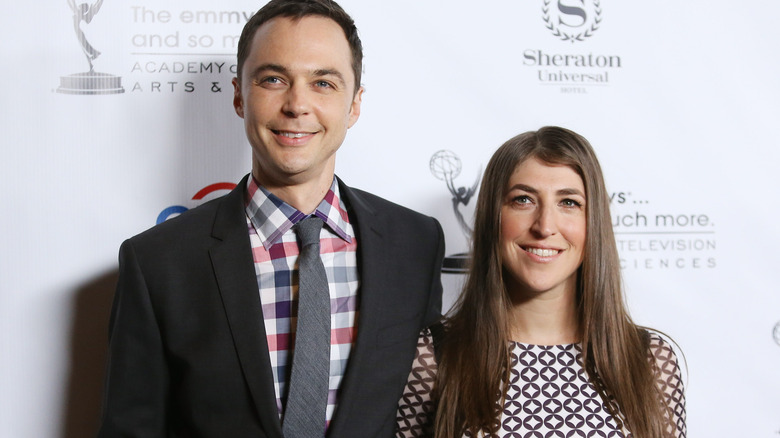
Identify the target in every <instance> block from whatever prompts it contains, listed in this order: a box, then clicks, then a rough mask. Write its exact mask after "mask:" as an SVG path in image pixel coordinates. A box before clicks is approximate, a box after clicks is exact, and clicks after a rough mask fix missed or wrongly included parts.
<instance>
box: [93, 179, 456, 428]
mask: <svg viewBox="0 0 780 438" xmlns="http://www.w3.org/2000/svg"><path fill="white" fill-rule="evenodd" d="M339 184H340V190H341V196H342V198H343V200H344V202H345V204H346V205H347V209H348V211H349V217H350V221H351V222H352V223H353V226H354V227H355V230H356V234H357V238H358V269H359V273H360V292H359V294H360V295H359V309H360V312H359V314H358V321H357V325H358V328H357V339H356V342H355V345H354V348H353V350H352V353H351V356H350V361H349V366H348V369H347V372H346V375H345V377H344V380H343V381H342V385H341V389H340V392H339V405H338V407H337V410H336V412H335V414H334V416H333V419H332V420H331V424H330V429H329V432H328V436H329V437H338V438H341V437H359V438H367V437H390V436H392V435H393V430H394V427H395V412H396V407H397V403H398V399H399V398H400V396H401V392H402V390H403V386H404V384H405V382H406V378H407V376H408V374H409V371H410V367H411V363H412V360H413V357H414V351H415V346H416V340H417V335H418V333H419V332H420V330H421V329H422V328H423V327H425V326H427V325H428V324H430V323H432V322H433V321H435V320H436V319H437V318H438V317H439V315H440V312H441V293H442V289H441V281H440V267H441V263H442V257H443V254H444V239H443V235H442V231H441V227H440V225H439V223H438V222H437V221H436V220H435V219H433V218H430V217H427V216H423V215H420V214H419V213H415V212H413V211H411V210H408V209H406V208H403V207H400V206H398V205H395V204H392V203H390V202H388V201H385V200H383V199H381V198H378V197H376V196H373V195H371V194H368V193H366V192H363V191H359V190H355V189H350V188H349V187H347V186H346V185H344V184H343V183H341V181H339ZM245 186H246V178H244V180H242V181H241V183H239V185H238V186H237V187H236V189H235V190H233V191H232V192H230V193H229V194H228V195H226V196H224V197H222V198H219V199H215V200H213V201H211V202H208V203H206V204H203V205H202V206H200V207H198V208H195V209H192V210H190V211H188V212H186V213H184V214H182V215H181V216H179V217H177V218H174V219H171V220H169V221H167V222H165V223H162V224H160V225H158V226H156V227H154V228H152V229H150V230H148V231H146V232H144V233H141V234H140V235H138V236H135V237H133V238H131V239H128V240H127V241H125V242H124V243H123V244H122V248H121V249H120V255H119V261H120V263H119V264H120V274H119V282H118V285H117V290H116V296H115V298H114V305H113V309H112V315H111V321H110V328H109V330H110V347H109V360H108V370H107V377H106V387H105V395H104V407H103V409H104V412H103V418H102V424H101V429H100V432H99V436H100V437H104V438H105V437H229V438H238V437H253V438H260V437H279V438H281V437H282V432H281V426H280V421H279V416H278V411H277V408H276V397H275V393H274V383H273V377H272V374H271V368H270V360H269V355H268V347H267V344H266V338H265V328H264V325H263V317H262V309H261V306H260V298H259V294H258V289H257V280H256V277H255V269H254V265H253V262H252V254H251V249H250V243H249V236H248V232H247V224H246V218H245V213H244V190H245Z"/></svg>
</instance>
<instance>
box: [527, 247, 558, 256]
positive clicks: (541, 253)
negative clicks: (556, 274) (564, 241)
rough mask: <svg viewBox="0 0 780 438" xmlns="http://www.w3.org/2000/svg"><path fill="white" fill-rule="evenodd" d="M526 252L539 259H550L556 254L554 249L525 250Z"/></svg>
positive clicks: (556, 251)
mask: <svg viewBox="0 0 780 438" xmlns="http://www.w3.org/2000/svg"><path fill="white" fill-rule="evenodd" d="M526 251H528V252H530V253H531V254H534V255H538V256H539V257H552V256H554V255H556V254H558V250H556V249H541V248H526Z"/></svg>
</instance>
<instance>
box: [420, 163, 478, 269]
mask: <svg viewBox="0 0 780 438" xmlns="http://www.w3.org/2000/svg"><path fill="white" fill-rule="evenodd" d="M430 168H431V173H432V174H433V176H435V177H436V178H437V179H440V180H442V181H444V182H445V183H446V184H447V189H448V190H449V191H450V194H451V195H452V210H453V212H454V213H455V218H456V219H457V220H458V224H459V225H460V228H461V230H462V231H463V234H464V235H465V236H466V240H469V239H470V238H471V231H472V230H471V227H470V226H469V225H468V223H467V222H466V220H465V219H464V218H463V213H461V211H460V206H463V207H465V206H467V205H468V204H469V201H470V200H471V198H472V197H473V196H474V193H476V191H477V187H479V176H480V173H481V171H480V172H478V173H477V179H476V180H475V181H474V184H472V185H471V187H455V178H457V177H458V175H460V171H461V169H462V168H463V163H461V161H460V158H458V156H457V155H456V154H455V153H454V152H452V151H448V150H441V151H438V152H436V153H434V154H433V156H432V157H431V161H430ZM468 259H469V256H468V253H460V254H453V255H451V256H447V257H445V258H444V264H443V265H442V272H446V273H453V274H454V273H464V272H466V271H467V270H468Z"/></svg>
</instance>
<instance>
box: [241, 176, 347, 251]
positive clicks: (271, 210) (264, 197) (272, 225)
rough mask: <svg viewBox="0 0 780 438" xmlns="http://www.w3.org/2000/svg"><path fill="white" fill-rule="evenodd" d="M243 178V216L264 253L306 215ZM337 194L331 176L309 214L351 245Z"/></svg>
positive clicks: (250, 180)
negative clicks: (245, 217) (244, 186)
mask: <svg viewBox="0 0 780 438" xmlns="http://www.w3.org/2000/svg"><path fill="white" fill-rule="evenodd" d="M247 179H248V181H247V187H246V200H245V202H246V214H247V216H248V217H249V219H250V220H251V221H252V225H253V226H254V228H255V231H257V234H258V236H260V241H261V242H263V247H264V248H265V249H266V250H268V249H269V248H271V246H273V245H274V244H276V243H278V242H280V241H281V239H282V236H283V235H284V234H285V233H286V232H288V231H289V230H290V229H291V228H292V227H293V226H294V225H295V224H297V223H298V222H300V221H301V220H303V219H305V218H306V217H307V216H308V215H306V214H303V213H302V212H301V211H299V210H298V209H296V208H295V207H293V206H291V205H290V204H288V203H286V202H284V201H282V200H281V199H279V198H278V197H276V195H274V194H273V193H271V192H269V191H268V190H266V188H265V187H263V186H261V185H260V184H258V183H257V181H255V179H254V178H247ZM339 195H340V192H339V185H338V184H337V183H336V178H335V177H334V178H333V182H332V183H331V185H330V189H329V190H328V192H327V193H326V194H325V197H324V198H323V199H322V201H320V204H319V205H318V206H317V209H316V210H314V213H312V214H311V215H312V216H317V217H319V218H320V219H322V221H323V222H325V224H326V225H327V226H328V227H329V228H330V229H331V231H333V232H334V233H335V234H336V235H337V236H339V237H340V238H341V239H343V240H345V241H347V242H349V243H351V242H352V238H353V237H354V236H351V235H350V234H348V233H347V231H346V230H348V229H351V227H349V226H348V225H349V217H348V216H347V209H346V206H345V205H344V201H342V200H341V197H340V196H339Z"/></svg>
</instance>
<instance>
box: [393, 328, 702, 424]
mask: <svg viewBox="0 0 780 438" xmlns="http://www.w3.org/2000/svg"><path fill="white" fill-rule="evenodd" d="M650 351H651V353H652V355H653V358H654V360H655V362H656V364H657V366H658V370H659V372H660V374H659V376H658V377H657V379H656V382H657V384H658V386H659V388H660V389H661V390H662V393H663V394H664V398H665V400H664V401H665V402H666V403H667V404H668V405H669V407H670V408H671V411H672V413H673V414H672V415H673V418H672V422H671V424H674V425H675V427H674V430H670V431H669V432H672V436H674V437H677V438H681V437H685V436H686V433H687V430H686V426H685V395H684V391H683V382H682V378H681V373H680V367H679V366H678V363H677V357H676V356H675V354H674V352H673V351H672V348H671V346H670V345H669V344H668V343H667V342H666V341H665V340H663V339H662V338H661V337H660V336H658V335H656V334H651V337H650ZM510 357H511V366H512V370H511V372H510V381H509V386H508V388H507V394H506V402H505V403H504V407H503V409H502V412H501V418H500V419H499V421H500V427H499V432H498V435H497V436H499V437H517V438H559V437H560V438H570V437H605V438H631V436H632V435H631V432H630V431H628V430H626V429H625V427H620V426H619V423H618V422H616V421H615V419H614V418H613V417H612V416H611V415H610V414H609V412H608V411H607V409H606V406H605V403H604V400H602V398H601V396H599V394H598V392H597V391H596V389H595V388H594V387H593V385H592V384H591V383H590V382H588V379H587V375H586V373H585V369H584V368H583V367H582V349H581V346H580V345H579V344H568V345H551V346H547V345H545V346H542V345H529V344H523V343H519V342H512V343H511V351H510ZM436 370H437V364H436V360H435V357H434V352H433V338H432V336H431V333H430V331H428V330H425V331H423V333H422V334H421V335H420V338H419V341H418V344H417V353H416V356H415V359H414V364H413V365H412V372H411V373H410V374H409V379H408V381H407V384H406V388H405V389H404V394H403V397H402V398H401V400H400V402H399V405H398V414H397V420H398V427H397V431H396V436H397V437H398V438H409V437H428V436H433V434H432V433H431V422H432V419H433V415H434V409H435V408H434V405H433V402H432V401H431V390H432V389H433V383H434V381H435V378H436ZM471 436H472V435H470V434H468V433H467V434H465V435H464V437H471ZM479 436H485V435H483V434H480V435H479Z"/></svg>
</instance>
